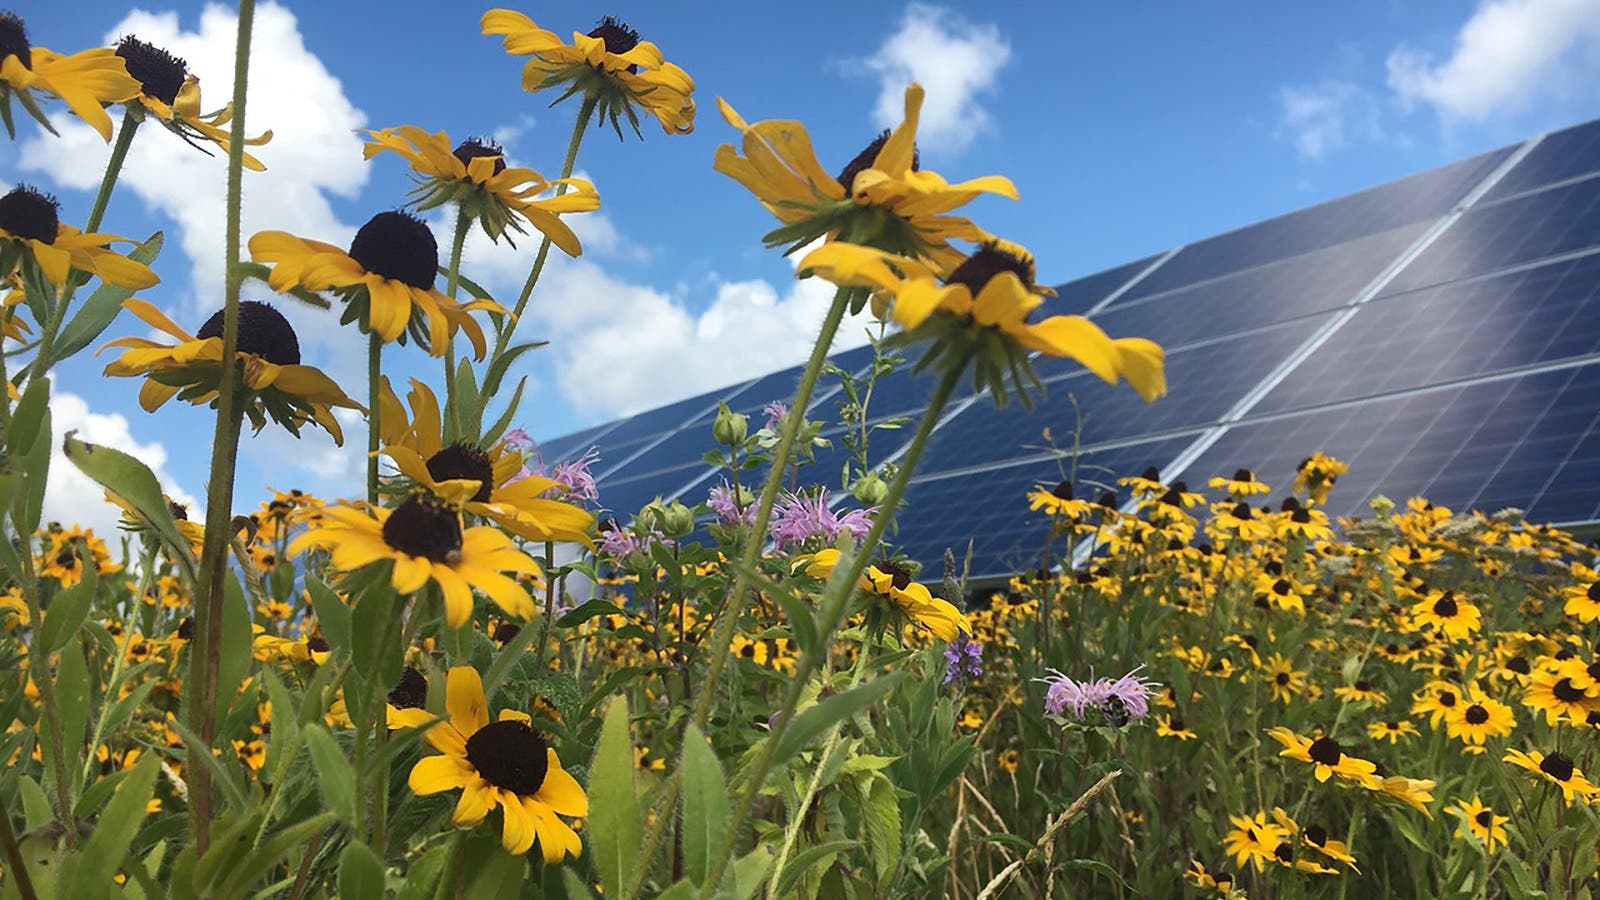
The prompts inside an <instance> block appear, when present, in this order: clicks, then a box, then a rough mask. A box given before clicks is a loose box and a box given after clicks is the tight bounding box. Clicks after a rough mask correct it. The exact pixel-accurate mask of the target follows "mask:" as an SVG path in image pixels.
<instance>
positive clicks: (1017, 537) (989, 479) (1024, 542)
mask: <svg viewBox="0 0 1600 900" xmlns="http://www.w3.org/2000/svg"><path fill="white" fill-rule="evenodd" d="M1187 444H1188V440H1186V439H1180V440H1163V441H1147V442H1144V443H1139V444H1133V445H1130V446H1124V447H1117V448H1115V449H1108V450H1104V451H1100V452H1091V453H1087V454H1084V455H1082V456H1080V457H1079V459H1078V461H1077V466H1078V470H1077V475H1078V478H1077V479H1076V483H1077V484H1079V485H1080V486H1081V487H1080V490H1079V495H1080V496H1085V497H1091V498H1092V497H1093V496H1095V495H1096V494H1097V493H1098V492H1099V491H1100V490H1103V489H1106V488H1113V489H1115V488H1116V480H1117V478H1119V477H1123V476H1127V475H1136V474H1138V473H1140V472H1142V471H1144V470H1145V469H1146V468H1148V467H1150V466H1155V467H1157V468H1160V467H1162V466H1165V465H1167V464H1168V463H1170V462H1171V461H1172V460H1173V458H1174V457H1175V456H1176V455H1177V453H1178V452H1179V451H1180V450H1182V449H1183V448H1184V447H1185V446H1186V445H1187ZM1063 462H1066V461H1063ZM1068 464H1069V465H1070V463H1068ZM1068 471H1070V469H1069V470H1068ZM1061 478H1062V468H1061V466H1060V465H1059V464H1058V463H1057V461H1054V460H1050V461H1046V462H1042V463H1041V462H1034V463H1027V464H1023V465H1016V466H1009V467H1006V468H1003V469H991V470H985V471H982V472H973V473H967V474H961V475H953V476H948V477H936V478H918V479H917V480H915V481H913V482H912V483H911V486H910V487H909V488H908V489H907V491H906V506H905V509H904V510H903V511H902V512H901V515H900V533H899V535H898V536H897V537H896V540H897V541H898V544H899V547H900V549H902V550H903V551H905V553H906V554H907V555H908V556H910V557H911V558H912V559H915V560H917V561H918V562H921V563H923V564H924V565H926V566H928V567H929V569H928V571H929V572H930V573H937V572H939V565H940V562H939V561H940V560H941V559H942V558H943V557H944V551H945V548H947V547H948V548H949V549H950V550H951V551H952V552H954V553H955V555H956V559H957V560H958V565H959V560H961V559H962V558H964V557H965V555H966V552H967V542H968V541H969V540H970V541H972V570H971V574H972V577H974V578H984V577H994V576H1000V575H1007V574H1010V573H1013V572H1020V571H1027V570H1031V569H1034V568H1036V567H1038V565H1039V560H1040V555H1041V553H1042V552H1043V549H1044V540H1045V528H1046V517H1045V516H1044V515H1042V514H1040V513H1030V512H1029V511H1028V503H1027V500H1026V499H1025V496H1026V494H1027V492H1028V491H1029V490H1031V489H1032V488H1033V487H1034V486H1035V485H1040V484H1044V485H1054V484H1055V483H1056V482H1058V481H1060V480H1061ZM1118 493H1119V495H1121V496H1122V498H1123V499H1126V496H1127V492H1126V491H1125V490H1121V489H1118ZM1057 550H1060V545H1059V544H1058V545H1057ZM932 577H937V575H936V574H933V575H932Z"/></svg>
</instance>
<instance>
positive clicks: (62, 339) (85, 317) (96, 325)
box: [50, 231, 165, 365]
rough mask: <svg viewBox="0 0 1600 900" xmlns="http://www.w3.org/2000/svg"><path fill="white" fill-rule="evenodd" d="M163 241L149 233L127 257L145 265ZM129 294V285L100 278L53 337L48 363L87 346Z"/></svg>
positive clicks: (114, 316) (130, 291) (159, 250)
mask: <svg viewBox="0 0 1600 900" xmlns="http://www.w3.org/2000/svg"><path fill="white" fill-rule="evenodd" d="M164 241H165V236H164V235H163V234H162V233H161V232H159V231H158V232H156V233H155V234H152V235H150V238H149V239H148V240H146V241H145V242H144V243H142V244H140V245H139V246H137V247H135V248H133V250H132V251H130V252H129V253H128V258H129V259H131V260H133V261H134V262H137V263H144V264H145V265H147V266H148V265H149V264H150V263H151V262H152V261H154V260H155V258H156V255H157V254H159V253H160V252H161V245H162V243H163V242H164ZM132 296H133V289H132V288H125V287H118V286H117V285H114V284H111V283H110V282H106V281H102V282H101V283H100V286H99V287H98V288H95V291H94V293H92V294H90V295H89V299H87V300H85V301H83V305H82V306H80V307H79V308H78V312H77V314H76V315H74V316H73V317H72V319H71V320H70V321H68V322H67V324H66V325H64V326H62V328H61V333H60V334H59V335H57V337H56V343H55V348H54V350H53V351H52V352H51V354H50V364H51V365H54V364H55V363H58V362H60V361H61V360H63V359H66V358H67V357H69V356H71V355H72V354H74V353H77V352H78V351H79V350H82V349H83V348H85V347H87V346H89V344H91V343H92V342H93V341H94V340H95V338H98V337H99V336H100V335H101V333H102V332H104V331H105V330H106V328H108V327H109V326H110V325H111V323H112V322H113V321H115V320H116V318H117V313H119V312H121V311H122V301H124V300H126V299H128V298H129V297H132Z"/></svg>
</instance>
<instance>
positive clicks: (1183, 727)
mask: <svg viewBox="0 0 1600 900" xmlns="http://www.w3.org/2000/svg"><path fill="white" fill-rule="evenodd" d="M1156 734H1157V735H1158V736H1160V737H1170V738H1177V739H1178V740H1180V741H1192V740H1194V739H1195V738H1198V737H1199V736H1200V735H1198V734H1195V733H1194V732H1193V731H1191V730H1190V729H1189V726H1188V725H1187V724H1186V723H1185V722H1184V721H1183V720H1182V719H1180V718H1178V717H1177V716H1157V717H1156Z"/></svg>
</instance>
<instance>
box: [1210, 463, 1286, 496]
mask: <svg viewBox="0 0 1600 900" xmlns="http://www.w3.org/2000/svg"><path fill="white" fill-rule="evenodd" d="M1206 486H1207V487H1210V488H1212V489H1214V490H1223V491H1227V492H1228V495H1229V496H1232V497H1238V498H1241V499H1242V498H1247V497H1254V496H1256V495H1257V494H1266V493H1270V492H1271V491H1272V488H1271V487H1269V486H1267V485H1265V484H1262V483H1261V482H1259V481H1257V480H1256V476H1255V473H1254V472H1252V471H1250V470H1249V469H1240V470H1238V471H1237V472H1234V473H1233V477H1232V478H1221V477H1218V478H1213V479H1211V480H1210V481H1209V482H1207V483H1206Z"/></svg>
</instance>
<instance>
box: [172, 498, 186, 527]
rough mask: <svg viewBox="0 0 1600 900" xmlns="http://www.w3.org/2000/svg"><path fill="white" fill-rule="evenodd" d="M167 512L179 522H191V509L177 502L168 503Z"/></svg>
mask: <svg viewBox="0 0 1600 900" xmlns="http://www.w3.org/2000/svg"><path fill="white" fill-rule="evenodd" d="M167 512H170V513H172V517H173V518H174V519H177V520H178V521H179V522H187V521H189V507H187V506H184V505H183V504H182V503H179V502H177V501H175V500H168V501H167Z"/></svg>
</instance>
